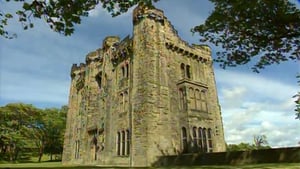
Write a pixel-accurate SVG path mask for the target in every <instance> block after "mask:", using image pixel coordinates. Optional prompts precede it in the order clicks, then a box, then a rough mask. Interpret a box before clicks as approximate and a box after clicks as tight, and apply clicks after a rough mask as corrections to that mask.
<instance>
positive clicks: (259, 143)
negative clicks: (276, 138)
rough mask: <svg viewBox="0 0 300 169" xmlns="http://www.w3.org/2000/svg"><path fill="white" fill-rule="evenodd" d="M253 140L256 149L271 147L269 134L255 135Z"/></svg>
mask: <svg viewBox="0 0 300 169" xmlns="http://www.w3.org/2000/svg"><path fill="white" fill-rule="evenodd" d="M253 142H254V144H253V145H254V146H255V148H256V149H265V148H270V147H269V146H268V144H269V143H268V141H267V136H266V135H254V136H253Z"/></svg>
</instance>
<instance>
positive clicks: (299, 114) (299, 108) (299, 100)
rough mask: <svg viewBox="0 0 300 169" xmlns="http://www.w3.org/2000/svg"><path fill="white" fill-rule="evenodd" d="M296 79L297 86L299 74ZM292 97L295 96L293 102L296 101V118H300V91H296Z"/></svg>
mask: <svg viewBox="0 0 300 169" xmlns="http://www.w3.org/2000/svg"><path fill="white" fill-rule="evenodd" d="M297 79H298V86H300V74H298V75H297ZM294 98H296V100H295V103H296V108H295V111H296V119H299V120H300V92H298V93H297V94H296V95H295V96H294Z"/></svg>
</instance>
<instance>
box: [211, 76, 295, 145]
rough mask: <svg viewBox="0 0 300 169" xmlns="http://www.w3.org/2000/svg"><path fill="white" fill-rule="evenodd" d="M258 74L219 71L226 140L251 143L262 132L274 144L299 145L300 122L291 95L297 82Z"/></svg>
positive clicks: (230, 142)
mask: <svg viewBox="0 0 300 169" xmlns="http://www.w3.org/2000/svg"><path fill="white" fill-rule="evenodd" d="M255 75H257V74H247V73H237V72H232V71H225V70H222V71H220V70H217V71H216V77H217V84H218V86H219V98H220V103H221V106H222V115H223V121H224V129H225V139H226V141H227V143H229V144H238V143H240V142H248V143H252V140H253V136H254V135H260V134H261V135H266V136H267V139H268V141H269V144H270V145H271V146H272V147H280V146H283V147H286V146H297V143H298V141H299V140H300V138H299V135H300V131H299V128H300V122H299V121H298V120H295V116H294V114H295V113H294V106H295V104H294V102H293V99H292V98H291V97H292V96H293V94H295V93H296V91H297V89H298V88H297V86H296V84H295V86H293V85H291V84H285V83H283V82H280V81H277V80H273V79H270V78H266V77H263V76H259V75H257V76H255ZM233 79H235V80H233Z"/></svg>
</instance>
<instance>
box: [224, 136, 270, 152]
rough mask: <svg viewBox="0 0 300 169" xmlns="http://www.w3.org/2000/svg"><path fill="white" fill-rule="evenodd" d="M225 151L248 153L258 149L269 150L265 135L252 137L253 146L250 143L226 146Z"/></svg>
mask: <svg viewBox="0 0 300 169" xmlns="http://www.w3.org/2000/svg"><path fill="white" fill-rule="evenodd" d="M226 146H227V147H226V150H227V151H250V150H258V149H269V148H271V147H270V146H269V145H268V141H267V136H265V135H254V136H253V144H250V143H243V142H242V143H240V144H228V145H226Z"/></svg>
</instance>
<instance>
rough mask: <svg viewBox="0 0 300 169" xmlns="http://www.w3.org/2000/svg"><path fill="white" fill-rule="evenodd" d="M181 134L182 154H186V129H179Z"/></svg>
mask: <svg viewBox="0 0 300 169" xmlns="http://www.w3.org/2000/svg"><path fill="white" fill-rule="evenodd" d="M181 134H182V152H183V153H187V150H188V142H187V132H186V128H185V127H182V128H181Z"/></svg>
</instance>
